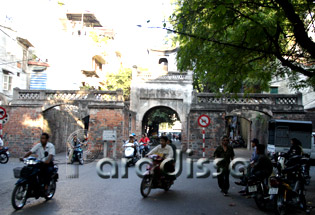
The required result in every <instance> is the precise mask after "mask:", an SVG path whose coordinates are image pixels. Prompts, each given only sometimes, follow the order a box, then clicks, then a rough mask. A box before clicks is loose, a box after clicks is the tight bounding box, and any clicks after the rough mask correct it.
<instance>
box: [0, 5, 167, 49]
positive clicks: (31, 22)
mask: <svg viewBox="0 0 315 215" xmlns="http://www.w3.org/2000/svg"><path fill="white" fill-rule="evenodd" d="M59 2H64V3H65V5H64V6H63V8H67V9H68V10H69V11H84V10H88V11H91V12H94V13H95V14H96V17H97V18H98V19H99V21H100V22H101V24H102V25H103V26H108V27H113V28H114V29H115V31H116V32H117V39H118V40H119V41H120V43H121V45H122V46H123V47H127V46H128V49H129V50H130V49H133V48H134V47H137V46H141V47H142V46H145V47H153V46H157V45H159V44H161V43H162V40H163V37H164V35H165V33H166V31H165V30H155V29H152V28H150V29H148V28H145V27H142V28H139V27H137V25H142V26H157V27H162V26H163V20H167V19H168V17H169V16H170V15H171V13H172V7H171V4H170V0H60V1H59ZM0 5H1V8H0V15H1V17H0V23H2V21H3V19H4V18H5V17H6V16H7V17H10V18H12V19H13V22H14V24H15V26H14V28H15V29H16V30H18V32H19V34H20V36H22V37H25V38H27V39H29V40H30V41H31V42H32V43H33V44H34V46H36V48H37V51H38V52H39V53H41V54H44V55H45V50H48V49H49V48H53V47H51V46H50V45H49V42H50V43H51V42H53V41H56V38H57V41H58V40H59V39H58V37H59V36H61V35H60V34H58V32H59V31H60V26H59V25H58V24H59V23H58V22H59V21H58V13H60V9H58V5H57V0H0ZM147 20H150V23H149V24H147ZM60 39H61V38H60ZM59 41H60V40H59ZM54 45H55V44H54ZM54 45H53V46H54ZM130 46H131V47H130Z"/></svg>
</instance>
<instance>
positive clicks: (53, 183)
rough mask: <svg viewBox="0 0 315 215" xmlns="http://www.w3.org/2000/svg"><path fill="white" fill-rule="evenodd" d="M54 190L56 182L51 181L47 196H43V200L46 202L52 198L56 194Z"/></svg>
mask: <svg viewBox="0 0 315 215" xmlns="http://www.w3.org/2000/svg"><path fill="white" fill-rule="evenodd" d="M56 188H57V184H56V181H55V180H51V181H50V184H49V186H48V193H47V195H45V199H46V200H47V201H48V200H50V199H52V198H53V197H54V195H55V192H56Z"/></svg>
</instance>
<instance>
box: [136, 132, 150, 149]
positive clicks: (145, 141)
mask: <svg viewBox="0 0 315 215" xmlns="http://www.w3.org/2000/svg"><path fill="white" fill-rule="evenodd" d="M149 142H150V139H149V138H148V135H147V134H146V133H144V134H142V137H141V139H140V141H139V143H140V144H141V143H143V146H144V148H145V150H146V151H148V150H149Z"/></svg>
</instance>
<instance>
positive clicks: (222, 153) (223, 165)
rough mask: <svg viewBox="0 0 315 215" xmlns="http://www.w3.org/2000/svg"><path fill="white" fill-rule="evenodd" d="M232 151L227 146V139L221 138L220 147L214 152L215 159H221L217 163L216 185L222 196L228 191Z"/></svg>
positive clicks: (225, 137) (226, 137)
mask: <svg viewBox="0 0 315 215" xmlns="http://www.w3.org/2000/svg"><path fill="white" fill-rule="evenodd" d="M234 156H235V154H234V150H233V148H232V147H231V146H230V145H229V137H228V136H223V137H222V138H221V145H220V146H218V147H217V148H216V150H215V152H214V157H215V158H222V160H221V161H220V162H218V164H217V167H218V170H217V171H218V173H219V175H218V185H219V188H220V189H221V192H222V193H224V196H227V195H228V191H229V188H230V181H229V176H230V171H229V165H230V162H231V160H233V159H234Z"/></svg>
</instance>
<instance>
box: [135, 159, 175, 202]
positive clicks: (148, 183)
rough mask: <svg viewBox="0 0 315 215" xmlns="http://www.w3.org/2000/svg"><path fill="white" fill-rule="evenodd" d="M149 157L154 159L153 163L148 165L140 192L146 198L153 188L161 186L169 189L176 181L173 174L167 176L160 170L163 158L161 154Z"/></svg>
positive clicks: (166, 189)
mask: <svg viewBox="0 0 315 215" xmlns="http://www.w3.org/2000/svg"><path fill="white" fill-rule="evenodd" d="M149 158H150V159H152V161H153V164H152V165H148V166H147V171H146V172H145V174H144V177H143V179H142V182H141V185H140V192H141V195H142V196H143V197H144V198H146V197H147V196H148V195H149V194H150V192H151V189H157V188H160V189H164V190H165V191H168V190H169V189H170V188H171V186H172V184H173V183H174V179H173V178H172V177H171V176H167V175H166V174H164V173H163V172H161V170H160V164H161V163H162V161H163V158H162V157H160V156H159V155H150V156H149Z"/></svg>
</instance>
